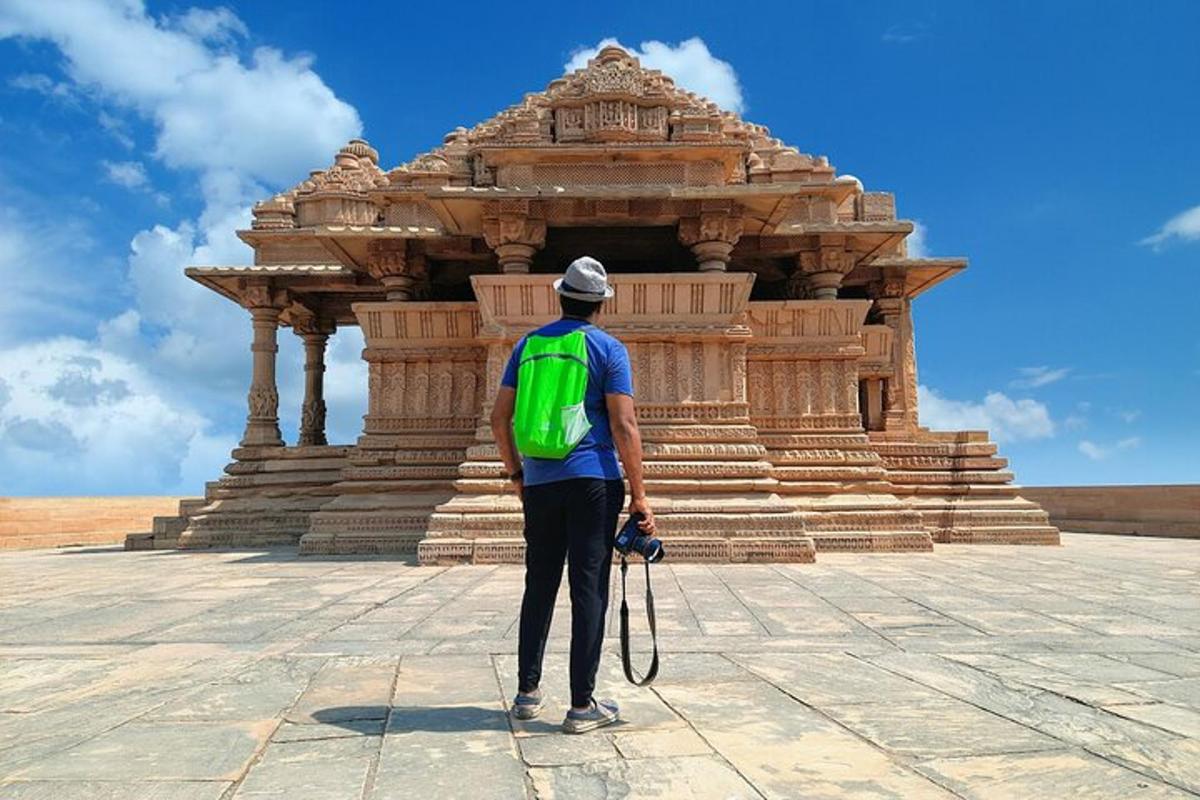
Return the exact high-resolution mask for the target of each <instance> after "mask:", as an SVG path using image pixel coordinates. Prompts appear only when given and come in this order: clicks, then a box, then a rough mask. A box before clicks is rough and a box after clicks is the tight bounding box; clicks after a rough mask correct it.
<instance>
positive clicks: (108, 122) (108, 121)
mask: <svg viewBox="0 0 1200 800" xmlns="http://www.w3.org/2000/svg"><path fill="white" fill-rule="evenodd" d="M96 121H97V122H98V123H100V127H101V128H103V129H104V130H106V131H108V135H109V136H111V137H113V139H115V140H116V141H117V143H118V144H120V145H121V146H122V147H124V148H125V149H126V150H132V149H133V145H134V144H135V143H134V141H133V137H132V136H130V135H129V130H128V126H127V125H126V124H125V120H123V119H121V118H120V117H117V116H115V115H113V114H110V113H108V112H107V111H101V112H100V113H99V114H98V115H97V117H96Z"/></svg>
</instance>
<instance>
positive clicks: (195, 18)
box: [173, 7, 250, 45]
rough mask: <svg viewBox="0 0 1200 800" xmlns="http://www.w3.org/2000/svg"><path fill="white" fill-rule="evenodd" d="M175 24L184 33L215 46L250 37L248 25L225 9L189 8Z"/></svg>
mask: <svg viewBox="0 0 1200 800" xmlns="http://www.w3.org/2000/svg"><path fill="white" fill-rule="evenodd" d="M173 22H174V25H175V26H176V27H178V28H179V29H180V30H181V31H183V32H184V33H187V34H189V35H191V36H192V37H194V38H196V39H199V40H201V41H206V42H212V43H214V44H221V45H228V44H232V43H233V42H234V41H235V40H236V39H238V38H245V37H247V36H249V35H250V31H249V30H248V29H247V28H246V23H244V22H242V21H241V20H240V19H238V18H237V15H236V14H234V13H233V12H232V11H230V10H229V9H228V8H224V7H220V8H189V9H188V10H187V11H185V12H184V13H183V14H182V15H180V16H179V17H178V18H176V19H175V20H173Z"/></svg>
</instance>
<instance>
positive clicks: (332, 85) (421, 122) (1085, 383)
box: [0, 0, 1200, 495]
mask: <svg viewBox="0 0 1200 800" xmlns="http://www.w3.org/2000/svg"><path fill="white" fill-rule="evenodd" d="M639 5H641V4H637V5H635V4H627V5H626V4H608V5H604V6H597V5H595V4H588V5H578V6H576V5H575V4H561V3H556V4H552V5H551V4H546V5H544V6H537V5H527V6H523V7H521V8H517V7H515V6H513V5H511V4H493V3H486V4H477V5H474V4H470V3H459V4H455V5H454V6H451V7H447V13H446V15H445V16H444V17H438V16H435V15H433V14H431V12H430V10H429V9H428V8H425V7H422V8H421V9H420V10H417V9H405V8H404V7H402V5H401V4H396V3H376V4H370V3H366V4H356V5H355V11H354V12H352V13H351V12H347V11H339V12H336V13H334V12H331V11H330V6H328V4H317V3H312V4H304V3H288V4H285V5H281V4H275V3H270V4H268V3H242V4H227V5H225V6H216V5H208V4H204V3H199V4H195V5H193V4H190V3H162V2H149V3H146V4H144V5H143V4H142V3H140V2H137V0H113V1H112V2H101V0H61V1H60V2H55V3H47V2H42V0H0V286H3V292H2V293H0V495H4V494H76V493H80V494H82V493H147V494H150V493H160V492H183V493H188V494H194V493H197V492H198V491H199V490H200V488H201V486H202V482H203V481H204V480H205V479H211V478H213V477H215V476H217V475H218V474H219V473H220V468H221V466H222V465H223V464H224V463H225V461H226V456H227V454H228V451H229V449H230V447H232V446H233V444H234V443H235V442H236V440H237V438H238V437H239V435H240V432H241V426H242V423H243V419H244V413H245V411H244V408H245V406H244V396H245V390H246V381H247V378H248V373H249V354H248V351H247V344H248V339H249V325H248V323H247V321H246V319H245V314H244V312H241V311H240V310H238V309H236V308H235V307H233V306H232V304H230V303H228V302H226V301H223V300H221V299H220V298H217V297H216V296H215V295H212V294H211V293H208V292H206V291H205V290H203V289H201V288H200V287H199V286H195V285H193V284H191V282H190V281H187V280H186V279H185V278H184V277H183V276H182V267H183V266H184V265H186V264H190V263H245V262H247V261H248V259H249V252H248V250H247V249H246V248H245V247H244V246H243V245H241V244H240V243H239V242H238V241H237V240H236V239H234V238H233V237H232V233H231V232H232V231H233V230H234V229H236V228H238V227H244V226H246V224H247V222H248V216H247V209H248V207H249V205H250V204H251V203H252V202H253V201H254V200H256V199H259V198H262V197H265V196H267V195H269V194H270V193H271V192H273V191H275V190H278V189H282V188H286V187H287V186H290V185H292V184H294V183H296V182H298V181H300V180H301V179H303V178H304V177H305V175H306V174H307V173H308V171H309V170H310V169H314V168H321V167H324V166H326V165H328V164H329V163H330V162H331V159H332V156H333V153H334V152H335V151H336V149H337V148H338V147H339V146H340V145H341V144H342V143H343V142H344V141H345V140H346V139H347V138H349V137H350V136H353V135H357V134H360V133H361V134H363V135H365V136H366V138H368V139H369V140H370V141H371V143H372V144H373V145H374V146H375V147H376V148H378V149H379V151H380V153H381V160H382V161H383V162H384V164H385V166H392V165H394V164H397V163H400V162H402V161H406V160H408V159H409V158H410V157H411V156H412V155H414V154H416V153H417V152H420V151H423V150H426V149H428V148H430V147H432V146H434V145H436V144H437V143H439V142H440V141H441V137H442V136H443V134H444V133H445V132H446V131H448V130H450V129H451V128H453V127H455V126H457V125H471V124H474V123H475V122H478V121H480V120H482V119H484V118H486V117H488V116H490V115H492V114H493V113H495V112H496V111H498V110H500V109H501V108H503V107H504V106H506V105H508V104H511V103H513V102H515V101H516V100H518V99H519V98H520V97H521V95H522V94H523V93H524V92H526V91H532V90H536V89H541V88H543V87H544V86H545V84H546V83H547V82H549V81H550V80H551V79H552V78H554V77H555V76H557V75H558V74H561V72H562V71H563V69H564V67H565V65H567V64H568V63H570V62H571V61H572V59H573V58H578V57H579V55H578V54H579V52H580V51H581V50H586V49H588V48H595V47H596V45H597V44H598V43H599V42H600V41H601V40H602V39H605V38H608V37H615V38H616V39H618V40H619V41H620V42H621V43H622V44H624V45H626V46H628V47H631V48H637V49H638V50H639V51H640V52H642V53H643V54H644V61H646V62H647V63H649V64H650V65H652V66H660V67H662V68H664V69H665V70H666V71H668V72H670V73H672V74H673V75H675V77H676V78H677V80H679V81H680V82H681V83H683V84H684V85H685V86H687V87H688V88H692V89H695V90H697V91H700V92H702V93H706V94H709V95H710V96H712V97H714V99H719V100H721V101H722V102H723V103H724V104H725V105H727V106H731V107H737V108H739V110H741V111H742V112H743V114H744V115H745V116H746V117H747V118H748V119H751V120H753V121H755V122H759V123H762V124H765V125H767V126H769V127H770V128H771V130H772V132H773V133H774V134H775V135H777V136H779V137H781V138H783V139H784V140H785V141H787V142H789V143H791V144H794V145H796V146H797V147H799V148H800V149H801V150H803V151H805V152H810V153H816V154H825V155H828V156H829V158H830V160H831V161H832V163H833V164H834V165H835V166H836V167H837V168H838V170H839V171H840V172H842V173H851V174H853V175H856V176H857V177H859V178H860V179H861V180H862V181H863V182H864V184H865V185H866V187H867V188H868V189H869V190H886V191H892V192H895V194H896V198H897V205H898V209H899V212H900V214H901V215H902V216H904V217H906V218H910V219H914V220H916V221H917V222H919V224H920V228H919V230H920V231H921V240H922V241H921V243H920V247H921V249H923V250H924V251H925V252H926V253H928V254H930V255H955V256H957V255H965V256H967V257H969V258H970V260H971V266H970V269H969V270H968V271H967V272H966V273H964V274H963V275H960V276H959V277H957V278H955V279H953V280H951V281H949V282H947V283H945V284H943V285H941V286H939V287H937V288H935V289H934V290H932V291H931V292H929V293H928V294H926V295H924V296H922V297H921V298H920V299H919V300H918V301H917V304H916V308H915V315H916V325H917V336H918V339H917V347H918V362H919V367H920V382H921V386H922V400H923V407H922V421H923V423H924V424H927V425H930V426H932V427H969V428H978V427H987V428H989V429H991V430H992V432H993V434H994V436H995V438H996V439H997V440H999V442H1000V444H1001V451H1002V453H1003V454H1004V455H1007V456H1008V457H1009V458H1010V459H1011V460H1012V462H1013V466H1014V468H1015V470H1016V472H1017V476H1018V481H1019V482H1022V483H1027V484H1056V483H1063V484H1089V483H1175V482H1179V483H1182V482H1195V481H1198V480H1200V458H1198V457H1197V456H1196V453H1197V452H1200V416H1198V415H1197V412H1196V407H1197V398H1198V397H1200V333H1198V332H1197V326H1196V324H1195V323H1194V321H1193V320H1194V318H1195V315H1196V303H1197V296H1198V291H1197V286H1198V285H1200V284H1198V278H1200V147H1197V146H1196V141H1197V134H1196V131H1197V128H1198V127H1200V91H1197V89H1196V87H1197V86H1200V58H1198V57H1197V56H1196V55H1195V40H1196V37H1197V34H1200V4H1197V3H1193V2H1165V1H1164V2H1155V3H1135V2H1128V3H1115V2H1106V3H1097V2H1055V3H1034V2H1029V3H1019V2H1017V3H1013V2H1005V3H1000V2H996V3H983V2H973V3H961V2H909V3H903V4H901V3H891V2H875V3H871V2H868V3H855V4H834V3H794V2H793V3H778V4H771V3H756V4H755V5H754V6H753V7H752V8H751V7H746V8H745V10H744V14H742V15H741V16H740V17H738V18H736V19H733V18H731V13H732V11H733V10H734V7H732V6H730V5H729V4H728V3H721V4H708V3H687V4H686V5H683V4H681V5H676V6H672V5H670V4H646V5H648V6H651V7H650V8H640V7H638V6H639ZM693 40H697V41H693ZM281 339H282V341H281V346H282V350H281V353H280V358H281V366H280V380H281V395H282V400H281V406H282V411H281V416H282V417H283V420H282V423H283V427H284V430H285V437H287V438H288V439H289V440H293V441H294V436H295V426H296V418H297V416H298V406H299V396H300V380H301V374H300V373H301V371H300V369H299V362H300V349H299V347H298V346H297V343H296V342H295V341H294V339H295V337H292V336H290V335H287V334H285V335H283V336H282V337H281ZM360 348H361V338H360V337H358V336H357V332H356V331H353V330H347V331H342V332H339V334H338V335H337V336H336V337H335V339H334V344H333V346H332V350H331V353H330V361H331V372H330V376H329V387H330V388H329V400H330V405H331V425H330V428H331V434H332V436H333V437H334V438H336V439H337V440H338V441H346V442H349V441H353V438H354V436H355V435H356V434H357V431H358V425H359V421H360V417H361V414H362V413H363V404H364V403H363V401H364V396H365V388H364V387H365V372H364V370H363V369H362V366H361V363H360V362H359V359H358V352H359V349H360Z"/></svg>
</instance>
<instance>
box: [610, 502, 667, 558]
mask: <svg viewBox="0 0 1200 800" xmlns="http://www.w3.org/2000/svg"><path fill="white" fill-rule="evenodd" d="M645 518H646V515H645V514H643V513H642V512H640V511H635V512H633V513H632V514H630V515H629V519H628V520H626V522H625V524H624V525H623V526H621V530H620V531H618V532H617V538H616V540H615V541H614V542H613V546H614V547H615V548H616V549H617V552H619V553H620V554H621V555H625V556H627V555H629V554H630V553H637V554H638V555H640V556H641V557H642V558H644V559H646V562H647V563H649V564H654V563H656V562H658V561H662V558H663V556H664V555H666V553H665V552H664V551H663V544H662V542H661V541H659V540H658V539H655V538H654V537H653V536H649V535H647V534H645V533H643V532H642V529H641V528H639V527H638V523H639V522H641V521H642V520H644V519H645Z"/></svg>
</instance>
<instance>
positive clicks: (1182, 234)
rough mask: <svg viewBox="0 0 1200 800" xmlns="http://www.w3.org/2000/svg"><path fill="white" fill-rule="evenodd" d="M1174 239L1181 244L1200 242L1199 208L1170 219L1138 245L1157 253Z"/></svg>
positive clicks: (1190, 209) (1194, 207) (1196, 207)
mask: <svg viewBox="0 0 1200 800" xmlns="http://www.w3.org/2000/svg"><path fill="white" fill-rule="evenodd" d="M1175 239H1177V240H1179V241H1182V242H1196V241H1200V206H1193V207H1192V208H1189V209H1188V210H1187V211H1182V212H1180V213H1178V214H1176V215H1175V216H1173V217H1171V218H1170V219H1169V220H1167V221H1166V222H1165V223H1164V224H1163V226H1162V227H1161V228H1159V229H1158V232H1157V233H1155V234H1153V235H1152V236H1147V237H1146V238H1145V239H1142V240H1141V241H1140V242H1139V243H1138V244H1143V245H1146V246H1147V247H1150V248H1151V249H1153V250H1154V251H1155V252H1158V251H1160V250H1162V249H1163V248H1164V247H1165V246H1166V245H1167V244H1168V243H1170V242H1171V241H1172V240H1175Z"/></svg>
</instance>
